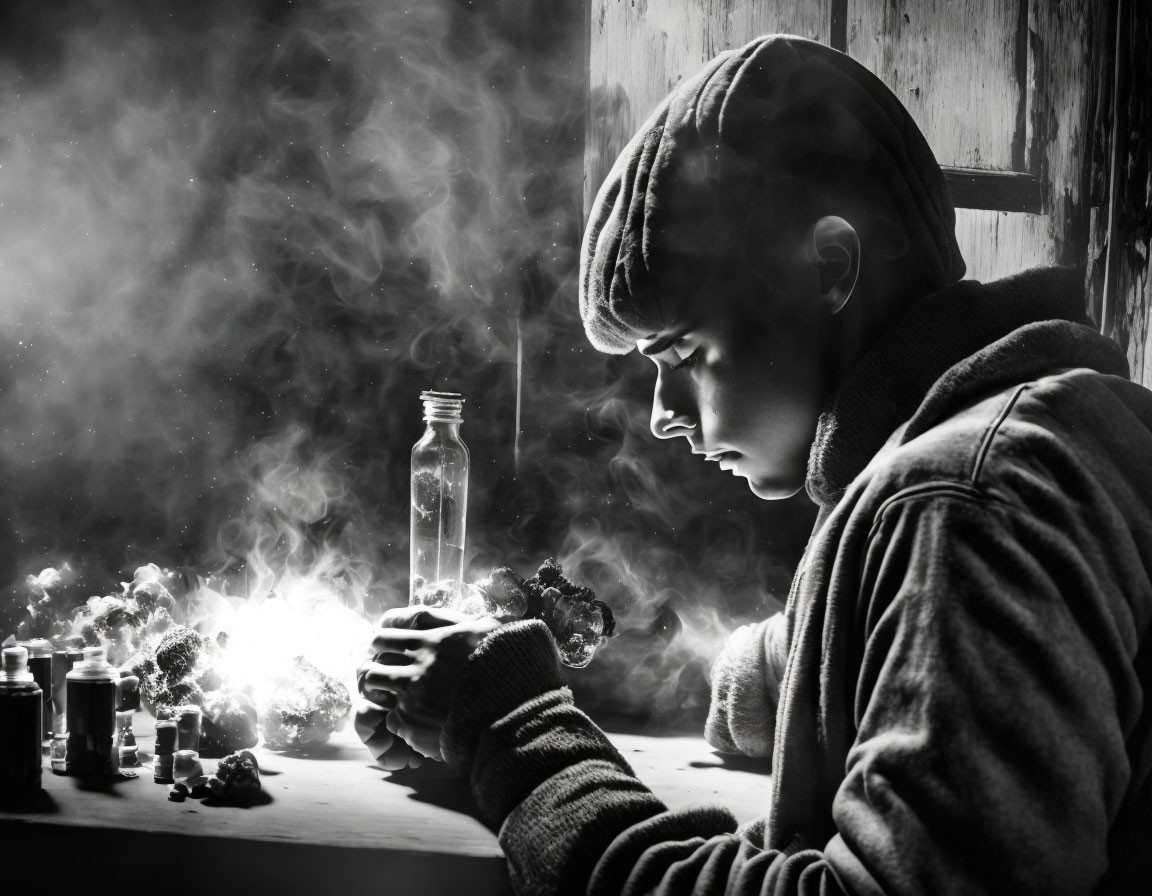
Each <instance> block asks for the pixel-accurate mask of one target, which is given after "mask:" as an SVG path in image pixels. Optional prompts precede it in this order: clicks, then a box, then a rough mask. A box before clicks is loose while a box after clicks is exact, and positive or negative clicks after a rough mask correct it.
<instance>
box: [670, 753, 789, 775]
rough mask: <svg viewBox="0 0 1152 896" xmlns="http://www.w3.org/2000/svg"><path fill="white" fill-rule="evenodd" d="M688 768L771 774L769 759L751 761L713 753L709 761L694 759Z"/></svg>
mask: <svg viewBox="0 0 1152 896" xmlns="http://www.w3.org/2000/svg"><path fill="white" fill-rule="evenodd" d="M688 766H689V767H690V768H725V769H732V770H734V771H739V772H755V773H757V774H761V775H770V774H772V760H771V759H753V758H752V757H750V756H733V755H730V754H727V753H714V754H713V755H712V756H711V757H710V758H709V759H694V760H692V761H691V762H689V763H688Z"/></svg>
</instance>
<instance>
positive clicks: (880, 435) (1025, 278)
mask: <svg viewBox="0 0 1152 896" xmlns="http://www.w3.org/2000/svg"><path fill="white" fill-rule="evenodd" d="M1083 282H1084V281H1083V272H1082V271H1080V270H1077V269H1072V268H1038V269H1035V270H1031V271H1025V272H1024V273H1021V274H1017V275H1015V276H1013V277H1009V278H1006V279H1004V280H997V281H995V282H992V283H978V282H976V281H972V280H965V281H961V282H959V283H955V284H952V285H951V286H947V287H945V288H943V289H941V290H939V291H938V292H935V293H932V294H931V295H929V296H926V297H924V298H922V299H919V300H917V301H916V302H914V303H912V305H911V306H910V307H909V309H908V311H907V312H906V313H905V314H904V316H903V317H902V318H901V319H900V320H899V321H897V323H895V324H894V325H893V326H892V327H891V328H889V329H888V330H887V331H886V332H885V333H884V335H883V336H881V338H880V339H879V340H878V341H877V342H876V344H875V345H874V346H873V347H872V349H871V350H870V351H869V352H868V353H867V354H866V355H865V357H864V358H863V360H862V361H861V362H860V363H859V364H858V365H857V367H856V369H855V370H854V371H853V372H852V373H851V374H849V376H848V379H847V380H846V381H845V383H844V384H843V385H842V386H841V388H840V389H839V390H838V391H837V392H836V393H835V394H834V395H833V396H832V397H831V399H830V400H829V403H828V405H827V407H826V408H825V410H824V412H823V413H822V414H821V416H820V421H819V424H818V425H817V429H816V440H815V442H814V443H813V446H812V453H811V454H810V455H809V458H808V481H807V484H806V487H807V491H808V494H809V496H810V497H811V498H812V500H813V501H815V502H816V503H817V504H819V505H820V506H821V507H830V506H832V505H834V504H836V502H837V501H839V500H840V498H841V497H842V496H843V494H844V491H845V490H846V489H847V487H848V486H849V484H850V483H851V482H852V480H853V479H855V478H856V476H857V475H858V474H859V473H860V471H861V470H863V469H864V467H865V466H867V464H868V462H869V461H870V460H871V459H872V457H873V456H874V455H875V454H876V453H877V452H878V451H879V450H880V449H881V448H882V447H883V446H884V444H885V442H887V440H888V439H889V437H890V436H891V435H892V433H893V432H894V431H895V430H896V429H897V428H898V427H899V426H901V425H903V424H904V423H908V426H907V429H906V431H905V434H904V438H905V439H906V440H908V439H912V438H915V437H916V436H917V435H920V434H921V433H923V432H925V431H926V430H927V429H929V428H931V427H932V426H934V425H935V424H936V423H938V422H940V421H941V420H943V419H945V418H946V417H948V416H950V415H951V414H952V413H953V412H954V411H955V410H956V409H957V408H959V407H960V406H962V405H964V404H967V403H970V402H971V401H973V400H975V399H978V398H980V397H981V396H983V395H988V394H991V393H993V392H996V391H999V390H1001V389H1005V388H1007V387H1009V386H1012V385H1014V384H1017V383H1023V382H1027V381H1029V380H1033V379H1037V378H1038V377H1041V376H1044V375H1046V374H1048V373H1050V372H1052V371H1053V370H1057V369H1062V368H1070V367H1088V368H1091V369H1094V370H1098V371H1100V372H1101V373H1108V374H1114V375H1117V376H1123V377H1125V378H1127V377H1128V363H1127V360H1126V358H1125V356H1124V352H1123V350H1122V349H1121V348H1120V346H1119V345H1117V344H1116V343H1115V342H1113V341H1112V340H1111V339H1108V338H1106V337H1104V336H1101V335H1100V334H1099V333H1098V332H1096V330H1095V329H1094V328H1093V327H1091V326H1090V324H1089V320H1088V318H1087V316H1086V314H1085V312H1084V290H1083Z"/></svg>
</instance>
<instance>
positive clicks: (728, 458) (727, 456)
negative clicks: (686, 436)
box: [692, 450, 740, 470]
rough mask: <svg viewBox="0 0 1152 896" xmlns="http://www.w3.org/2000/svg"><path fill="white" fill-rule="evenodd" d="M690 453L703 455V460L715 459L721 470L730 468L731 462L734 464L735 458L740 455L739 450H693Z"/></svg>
mask: <svg viewBox="0 0 1152 896" xmlns="http://www.w3.org/2000/svg"><path fill="white" fill-rule="evenodd" d="M692 453H693V454H702V455H704V460H710V461H715V462H716V463H718V464H720V469H722V470H724V469H731V467H732V464H734V463H735V462H736V459H737V458H738V457H739V456H740V452H738V451H703V450H701V451H696V450H693V452H692Z"/></svg>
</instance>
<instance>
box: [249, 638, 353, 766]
mask: <svg viewBox="0 0 1152 896" xmlns="http://www.w3.org/2000/svg"><path fill="white" fill-rule="evenodd" d="M351 708H352V697H351V696H350V695H349V693H348V688H346V687H345V686H344V684H343V683H342V682H340V681H338V680H337V679H335V678H333V677H332V676H330V675H325V674H324V673H323V672H321V671H320V670H319V669H317V668H316V667H315V666H314V665H312V664H311V663H310V662H308V661H307V660H306V659H304V657H302V656H298V657H296V658H295V659H293V661H292V664H291V666H290V667H289V668H287V669H285V670H283V671H281V672H280V673H278V674H277V675H275V676H274V678H273V679H272V681H271V682H270V686H269V691H268V695H267V697H266V699H264V700H263V701H262V703H261V706H260V707H259V710H260V727H261V729H262V730H263V731H264V746H266V747H267V748H268V749H270V750H299V749H303V748H306V747H309V746H317V745H319V744H323V743H326V742H327V740H328V738H329V737H330V736H331V735H332V732H334V731H337V730H339V728H340V727H341V726H342V725H343V724H344V720H345V718H346V717H347V715H348V711H349V710H350V709H351Z"/></svg>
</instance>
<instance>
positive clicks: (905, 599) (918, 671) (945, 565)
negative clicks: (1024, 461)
mask: <svg viewBox="0 0 1152 896" xmlns="http://www.w3.org/2000/svg"><path fill="white" fill-rule="evenodd" d="M1084 558H1085V554H1084V552H1083V551H1082V549H1081V548H1080V546H1078V545H1076V544H1074V543H1072V541H1071V539H1070V538H1069V537H1068V536H1067V535H1066V534H1064V533H1062V532H1060V531H1058V530H1057V529H1055V528H1054V527H1052V526H1049V525H1046V524H1044V523H1043V522H1041V521H1039V520H1037V519H1036V518H1035V516H1033V515H1030V514H1024V513H1020V512H1017V511H1013V510H1012V509H1010V508H1007V507H1003V506H999V505H994V506H988V505H986V504H980V503H977V502H973V501H968V500H966V499H961V498H954V497H948V496H943V497H941V496H927V497H921V498H918V499H916V500H908V501H905V502H897V503H896V504H894V505H892V506H890V507H889V509H888V510H887V511H886V512H885V514H884V516H883V517H882V518H881V519H880V520H879V521H878V522H877V526H876V529H875V530H874V535H873V538H872V539H871V542H870V546H869V548H868V552H867V556H866V557H865V558H864V562H863V580H862V582H860V581H857V582H856V584H862V586H863V588H862V590H861V592H860V594H859V598H860V600H859V602H858V604H857V605H856V609H857V612H856V613H855V614H854V615H855V617H856V624H857V625H859V626H860V627H861V629H860V632H859V634H860V636H861V638H862V639H863V641H862V644H861V652H860V653H859V654H858V655H859V657H860V662H861V665H860V670H861V671H860V678H859V681H858V683H857V684H856V687H855V688H854V689H852V688H850V689H849V690H850V692H852V693H854V694H855V707H854V710H853V715H854V719H853V721H854V723H855V726H856V728H857V736H856V738H855V741H854V743H853V745H852V748H851V750H850V752H849V755H848V761H847V767H846V769H845V773H846V777H845V778H844V781H843V783H842V785H841V786H840V788H839V790H838V792H837V793H836V794H835V798H834V801H833V805H832V807H831V814H832V819H833V822H834V833H833V834H832V835H831V836H830V839H829V840H828V841H827V842H825V843H807V842H804V840H803V839H802V838H800V837H792V836H790V832H789V831H773V832H769V833H768V836H767V837H765V839H762V840H760V841H758V842H754V841H753V839H751V838H749V837H745V836H740V835H738V834H737V833H736V825H735V820H734V819H733V818H732V817H731V815H729V814H728V813H727V812H725V811H723V810H721V809H706V808H695V809H687V810H680V811H668V810H667V808H666V807H665V806H663V805H662V804H661V803H660V802H659V800H657V799H656V797H655V796H653V795H652V794H651V793H650V792H649V791H648V790H647V788H645V787H644V786H643V785H642V784H641V783H640V782H639V781H637V780H636V779H635V777H634V776H633V775H632V773H631V770H630V769H629V768H628V766H627V764H626V763H625V762H624V760H623V759H622V758H621V757H620V756H619V754H617V753H616V751H615V750H614V749H613V748H612V747H611V744H609V743H608V742H607V740H606V738H605V737H604V735H603V734H601V733H600V732H599V731H598V729H596V727H595V726H594V725H593V724H592V723H591V721H589V720H588V719H587V717H586V716H584V715H583V714H582V713H580V712H579V711H578V710H576V709H575V708H574V707H573V706H572V704H571V701H570V698H569V697H568V695H567V692H566V691H565V690H563V689H561V688H558V687H557V688H552V687H549V684H550V682H543V683H542V684H540V687H539V689H538V693H537V694H536V695H535V696H534V697H532V698H531V699H528V700H525V701H522V702H519V703H517V704H516V705H515V706H512V707H503V706H501V707H497V708H498V709H504V710H505V712H504V713H503V714H502V715H501V716H500V717H499V718H493V719H492V721H491V724H489V725H488V726H487V727H486V728H485V729H484V730H483V731H479V730H477V731H476V732H475V734H474V740H473V743H474V748H472V752H471V753H470V754H469V753H468V749H469V748H468V747H467V745H466V739H463V738H462V743H465V747H464V749H463V750H462V751H460V752H458V753H456V754H455V755H456V756H457V757H463V758H464V763H463V764H464V765H465V766H466V767H467V768H468V770H469V771H470V774H471V781H472V786H473V791H474V793H475V795H476V798H477V801H478V803H479V805H480V806H481V809H482V811H484V812H485V814H487V816H488V818H489V820H490V821H491V822H492V823H494V824H498V825H500V844H501V846H502V848H503V849H504V851H505V855H506V856H507V858H508V862H509V868H510V871H511V876H512V881H513V885H514V887H515V888H516V889H517V891H518V892H520V893H533V894H537V893H539V894H545V893H549V894H550V893H581V892H589V893H595V894H600V893H603V894H626V896H632V894H641V893H656V894H662V896H676V894H694V896H704V894H725V896H742V894H765V896H766V894H775V896H784V894H805V896H816V894H820V896H829V894H838V893H868V894H921V893H933V894H941V896H947V894H953V893H955V894H959V893H973V892H980V893H999V892H1005V893H1032V892H1035V893H1046V894H1047V893H1054V894H1072V893H1090V892H1091V891H1092V889H1093V886H1094V884H1095V883H1096V882H1097V881H1098V880H1099V878H1100V877H1101V875H1102V873H1103V871H1104V869H1105V867H1106V861H1107V856H1106V849H1105V844H1106V841H1107V830H1108V824H1109V819H1110V818H1111V817H1112V816H1113V815H1114V813H1115V811H1116V809H1117V806H1118V804H1119V801H1120V800H1121V798H1122V796H1123V793H1124V790H1125V786H1126V780H1125V769H1126V768H1127V766H1126V763H1125V760H1124V738H1123V732H1122V731H1121V730H1120V726H1119V725H1118V722H1117V712H1116V706H1117V700H1118V699H1119V698H1120V697H1121V696H1122V695H1121V694H1120V693H1118V691H1117V690H1116V687H1115V682H1116V681H1117V680H1118V679H1122V678H1123V674H1124V673H1123V670H1124V668H1125V667H1126V666H1125V664H1126V663H1127V664H1128V665H1127V668H1130V662H1129V660H1130V658H1129V657H1127V655H1126V653H1125V648H1126V646H1129V645H1131V644H1134V643H1135V639H1134V638H1133V639H1131V640H1128V641H1125V633H1124V632H1123V631H1122V628H1123V625H1122V622H1123V620H1118V619H1117V617H1116V614H1115V613H1114V610H1115V607H1114V606H1110V605H1109V603H1108V600H1107V599H1106V598H1105V597H1104V596H1103V595H1101V594H1100V593H1099V589H1097V588H1096V586H1095V585H1094V582H1093V579H1094V577H1093V571H1092V569H1091V564H1090V563H1088V562H1086V561H1085V559H1084ZM541 628H542V627H541ZM520 634H522V635H523V634H532V633H530V632H525V631H523V630H521V631H520ZM536 636H537V644H536V645H535V646H534V647H533V648H532V649H533V650H540V651H542V649H543V645H544V638H545V637H546V632H543V633H540V632H537V633H536ZM502 637H504V636H502V635H500V634H498V635H494V636H492V638H491V639H490V642H486V643H487V644H488V646H489V647H491V648H492V652H491V653H490V654H489V655H488V656H487V659H488V660H493V659H496V658H497V656H498V651H497V650H496V648H497V647H500V651H499V652H500V653H502V652H503V647H502V646H501V645H500V644H499V641H500V640H501V639H502ZM477 659H482V658H477ZM795 659H796V658H795V657H793V658H792V659H791V663H792V666H795V665H796V663H795ZM501 662H502V661H501ZM505 668H507V667H505ZM789 674H790V675H791V674H792V668H791V667H790V672H789ZM817 674H822V670H819V671H818V673H817ZM487 676H495V677H497V678H498V677H499V672H498V670H497V669H495V668H489V669H488V670H487V671H485V672H484V675H483V676H476V677H470V678H469V679H468V682H467V683H468V684H469V686H470V688H471V687H486V685H484V684H483V683H482V681H481V679H482V678H483V677H487ZM489 680H490V681H491V680H492V679H489ZM537 680H540V677H539V676H537ZM488 686H490V685H488ZM470 693H471V694H472V695H473V696H474V695H475V692H471V691H470ZM513 699H515V698H513ZM452 721H453V720H452V718H451V717H450V719H449V723H450V726H451V724H452ZM452 733H453V736H454V737H456V738H461V730H459V729H457V730H454V731H453V732H452ZM446 736H447V731H446ZM777 744H778V745H779V744H780V741H779V740H778V741H777ZM777 758H779V757H777ZM778 768H779V766H777V769H778ZM789 785H790V781H789V780H785V779H780V780H778V781H774V786H775V787H776V788H777V789H778V790H779V791H780V792H781V793H782V794H783V796H782V798H783V799H785V800H788V799H791V800H800V801H803V800H804V798H805V796H804V794H798V793H789V792H788V788H789ZM766 808H767V807H766ZM820 811H825V812H826V811H827V809H826V808H825V809H822V810H820ZM768 842H772V843H786V844H788V845H787V846H786V847H785V848H784V849H779V850H777V849H766V848H761V847H762V846H763V845H764V844H765V843H768Z"/></svg>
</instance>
